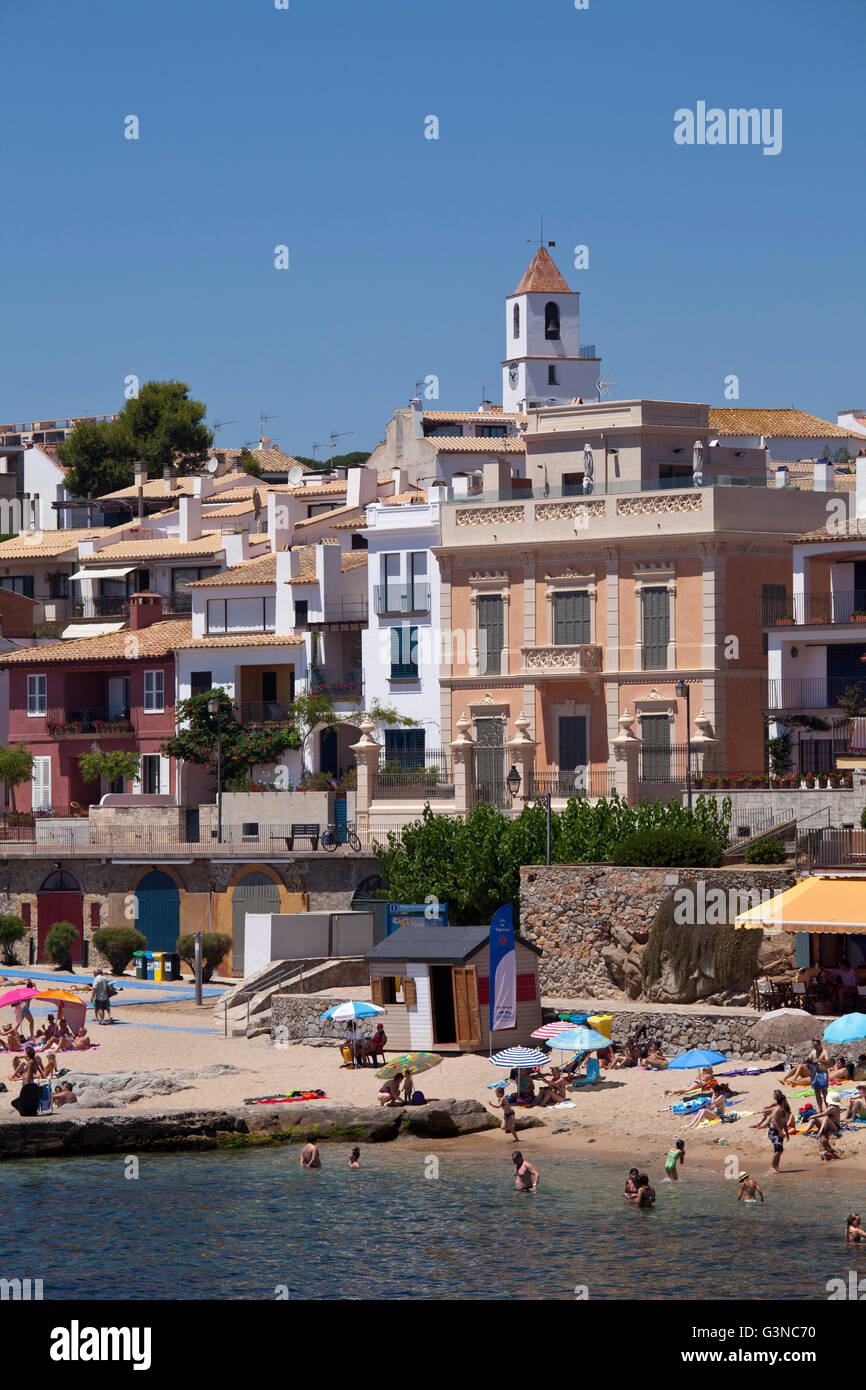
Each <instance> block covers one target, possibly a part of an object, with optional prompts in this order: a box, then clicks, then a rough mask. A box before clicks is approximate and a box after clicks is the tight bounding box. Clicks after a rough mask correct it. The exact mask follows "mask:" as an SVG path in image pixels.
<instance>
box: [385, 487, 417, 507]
mask: <svg viewBox="0 0 866 1390" xmlns="http://www.w3.org/2000/svg"><path fill="white" fill-rule="evenodd" d="M379 501H380V502H381V503H382V505H383V506H386V507H399V506H400V505H401V504H402V503H403V502H426V501H427V494H426V492H425V491H424V490H423V488H411V489H410V490H409V491H408V492H398V493H395V495H394V496H393V497H380V498H379Z"/></svg>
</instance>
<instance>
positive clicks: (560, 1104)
mask: <svg viewBox="0 0 866 1390" xmlns="http://www.w3.org/2000/svg"><path fill="white" fill-rule="evenodd" d="M550 1108H551V1110H576V1109H577V1106H576V1105H575V1103H574V1101H573V1100H560V1101H557V1103H556V1105H552V1106H551V1107H550Z"/></svg>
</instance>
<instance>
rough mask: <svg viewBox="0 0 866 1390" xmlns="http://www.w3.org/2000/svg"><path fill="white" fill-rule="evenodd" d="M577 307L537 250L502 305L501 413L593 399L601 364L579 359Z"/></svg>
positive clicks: (541, 249) (576, 297) (542, 249)
mask: <svg viewBox="0 0 866 1390" xmlns="http://www.w3.org/2000/svg"><path fill="white" fill-rule="evenodd" d="M579 303H580V295H579V293H578V292H577V291H576V290H572V289H569V286H568V284H567V282H566V280H565V279H564V278H563V277H562V275H560V273H559V271H558V270H557V268H556V266H555V264H554V262H553V260H552V258H551V256H550V253H549V252H548V250H547V249H546V247H544V246H539V248H538V250H537V251H536V253H535V255H534V256H533V258H532V261H531V263H530V265H529V269H528V270H527V272H526V274H525V275H524V277H523V279H522V280H521V282H520V284H519V285H518V286H517V289H516V290H515V291H514V293H513V294H510V295H509V296H508V298H507V299H506V301H505V358H504V360H503V363H502V408H503V410H507V411H518V412H522V411H524V410H533V409H536V408H538V407H541V406H545V405H569V404H570V403H571V402H572V401H573V400H574V398H575V397H577V396H580V397H581V398H582V399H583V400H584V401H593V400H596V399H597V388H598V380H599V375H600V372H601V359H600V358H598V357H594V356H588V357H585V356H583V355H582V353H581V347H580V310H579V307H578V306H579ZM589 351H590V352H593V351H594V349H591V348H590V349H589Z"/></svg>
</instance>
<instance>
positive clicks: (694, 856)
mask: <svg viewBox="0 0 866 1390" xmlns="http://www.w3.org/2000/svg"><path fill="white" fill-rule="evenodd" d="M610 857H611V859H612V861H613V863H614V864H634V865H646V866H647V867H658V868H671V869H674V868H712V867H713V866H714V865H717V864H721V862H722V852H721V849H720V848H719V845H718V841H717V840H716V839H715V837H714V836H712V835H708V834H707V833H706V832H705V831H702V830H687V829H683V830H639V831H638V832H637V833H636V834H634V835H627V836H626V837H625V839H624V840H620V841H618V843H617V844H615V845H614V846H613V849H612V851H611V856H610Z"/></svg>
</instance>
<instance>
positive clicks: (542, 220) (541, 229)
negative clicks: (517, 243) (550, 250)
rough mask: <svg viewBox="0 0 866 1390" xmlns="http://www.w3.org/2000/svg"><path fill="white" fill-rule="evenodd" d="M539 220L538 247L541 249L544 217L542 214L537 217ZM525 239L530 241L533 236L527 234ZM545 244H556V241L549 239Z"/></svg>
mask: <svg viewBox="0 0 866 1390" xmlns="http://www.w3.org/2000/svg"><path fill="white" fill-rule="evenodd" d="M539 222H540V225H539V232H538V249H539V250H541V248H542V246H543V245H544V217H543V216H542V217H541V218H540V219H539ZM526 240H527V242H531V241H533V240H534V238H533V237H531V236H528V237H527V238H526ZM547 244H548V246H555V245H556V242H555V241H549V242H548V243H547Z"/></svg>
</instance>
